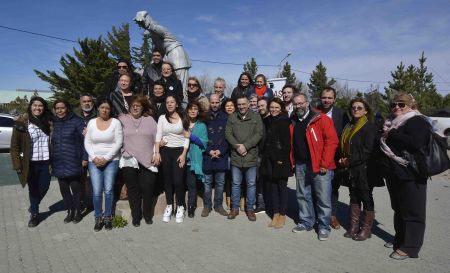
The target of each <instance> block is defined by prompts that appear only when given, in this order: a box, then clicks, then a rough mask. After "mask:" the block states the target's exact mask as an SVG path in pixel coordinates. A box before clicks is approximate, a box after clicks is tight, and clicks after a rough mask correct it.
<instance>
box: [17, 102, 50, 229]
mask: <svg viewBox="0 0 450 273" xmlns="http://www.w3.org/2000/svg"><path fill="white" fill-rule="evenodd" d="M50 135H51V111H50V109H49V108H48V106H47V102H46V101H45V100H44V99H43V98H41V97H32V98H31V100H30V103H29V104H28V108H27V112H26V113H25V114H22V115H21V116H19V118H17V120H16V122H15V124H14V127H13V132H12V136H11V149H10V154H11V159H12V165H13V169H14V170H15V171H16V172H17V175H18V177H19V180H20V183H21V184H22V187H25V185H28V193H29V199H30V207H29V212H30V214H31V215H30V221H29V222H28V227H35V226H37V225H38V224H39V204H40V203H41V201H42V199H43V198H44V196H45V194H46V193H47V191H48V188H49V186H50V170H49V169H50V156H51V154H50V149H49V148H50Z"/></svg>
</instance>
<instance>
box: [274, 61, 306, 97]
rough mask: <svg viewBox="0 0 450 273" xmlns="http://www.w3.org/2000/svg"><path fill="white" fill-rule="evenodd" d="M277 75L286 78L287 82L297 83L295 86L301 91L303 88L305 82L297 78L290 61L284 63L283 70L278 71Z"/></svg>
mask: <svg viewBox="0 0 450 273" xmlns="http://www.w3.org/2000/svg"><path fill="white" fill-rule="evenodd" d="M277 77H279V78H286V84H293V85H295V87H296V88H297V90H298V91H299V92H300V91H301V90H302V89H303V83H302V82H301V81H298V80H297V77H296V76H295V73H293V72H292V70H291V65H290V64H289V62H286V63H285V64H284V65H283V70H282V71H281V72H280V73H278V75H277Z"/></svg>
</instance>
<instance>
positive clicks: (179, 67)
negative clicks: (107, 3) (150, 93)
mask: <svg viewBox="0 0 450 273" xmlns="http://www.w3.org/2000/svg"><path fill="white" fill-rule="evenodd" d="M134 21H135V22H136V24H138V25H139V26H140V27H142V28H143V29H145V32H146V34H147V33H148V34H150V37H151V38H152V42H153V45H154V47H155V48H158V49H163V50H164V52H165V56H164V61H167V62H170V63H171V64H172V65H173V67H174V69H175V73H176V74H177V77H178V79H179V80H181V83H182V84H183V90H185V88H186V86H187V81H188V78H189V72H188V71H189V68H191V66H192V64H191V61H190V59H189V56H188V54H187V53H186V51H185V50H184V48H183V46H182V45H181V44H180V42H179V41H178V40H177V38H176V37H175V35H173V34H172V33H171V32H170V31H169V30H168V29H167V28H165V27H163V26H161V25H159V24H158V22H156V21H155V20H153V18H152V17H150V15H149V14H148V12H147V11H146V10H143V11H139V12H137V13H136V17H135V18H134ZM184 92H185V91H183V93H184ZM184 95H185V97H186V94H184Z"/></svg>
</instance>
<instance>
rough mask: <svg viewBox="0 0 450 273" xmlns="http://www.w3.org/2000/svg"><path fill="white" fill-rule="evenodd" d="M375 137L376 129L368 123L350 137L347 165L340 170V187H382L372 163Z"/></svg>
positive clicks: (375, 143) (362, 188) (382, 183)
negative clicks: (344, 168)
mask: <svg viewBox="0 0 450 273" xmlns="http://www.w3.org/2000/svg"><path fill="white" fill-rule="evenodd" d="M376 137H377V127H376V126H375V125H374V124H373V123H372V122H370V121H368V122H367V123H366V124H364V126H363V127H362V128H361V129H360V130H359V131H358V132H357V133H356V134H355V135H354V136H353V137H352V139H351V140H350V153H349V155H348V161H349V165H348V167H347V169H346V170H340V171H341V172H343V173H342V180H341V184H342V185H344V186H347V187H354V188H357V189H361V190H369V189H371V188H373V187H377V186H384V182H383V180H382V179H381V176H379V175H377V170H376V167H377V166H376V165H375V164H374V161H373V159H374V157H373V155H374V150H375V149H376V145H377V141H376ZM338 154H340V152H338ZM339 157H341V156H340V155H339ZM338 171H339V170H338Z"/></svg>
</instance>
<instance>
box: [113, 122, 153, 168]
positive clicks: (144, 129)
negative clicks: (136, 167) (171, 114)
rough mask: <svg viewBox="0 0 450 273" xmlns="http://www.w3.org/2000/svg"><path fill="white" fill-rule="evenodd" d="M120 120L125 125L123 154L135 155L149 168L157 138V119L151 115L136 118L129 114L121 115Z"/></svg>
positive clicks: (127, 155) (126, 155)
mask: <svg viewBox="0 0 450 273" xmlns="http://www.w3.org/2000/svg"><path fill="white" fill-rule="evenodd" d="M119 120H120V122H121V123H122V127H123V146H122V155H123V156H125V157H130V156H133V157H134V158H136V160H137V161H138V162H139V163H140V164H141V165H143V166H144V167H146V168H149V167H150V166H151V161H152V158H153V145H154V144H155V138H156V130H157V125H156V122H155V120H154V119H153V118H152V117H150V116H148V117H144V116H143V117H141V118H139V119H134V118H133V117H132V116H131V115H129V114H128V115H121V116H120V117H119Z"/></svg>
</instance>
